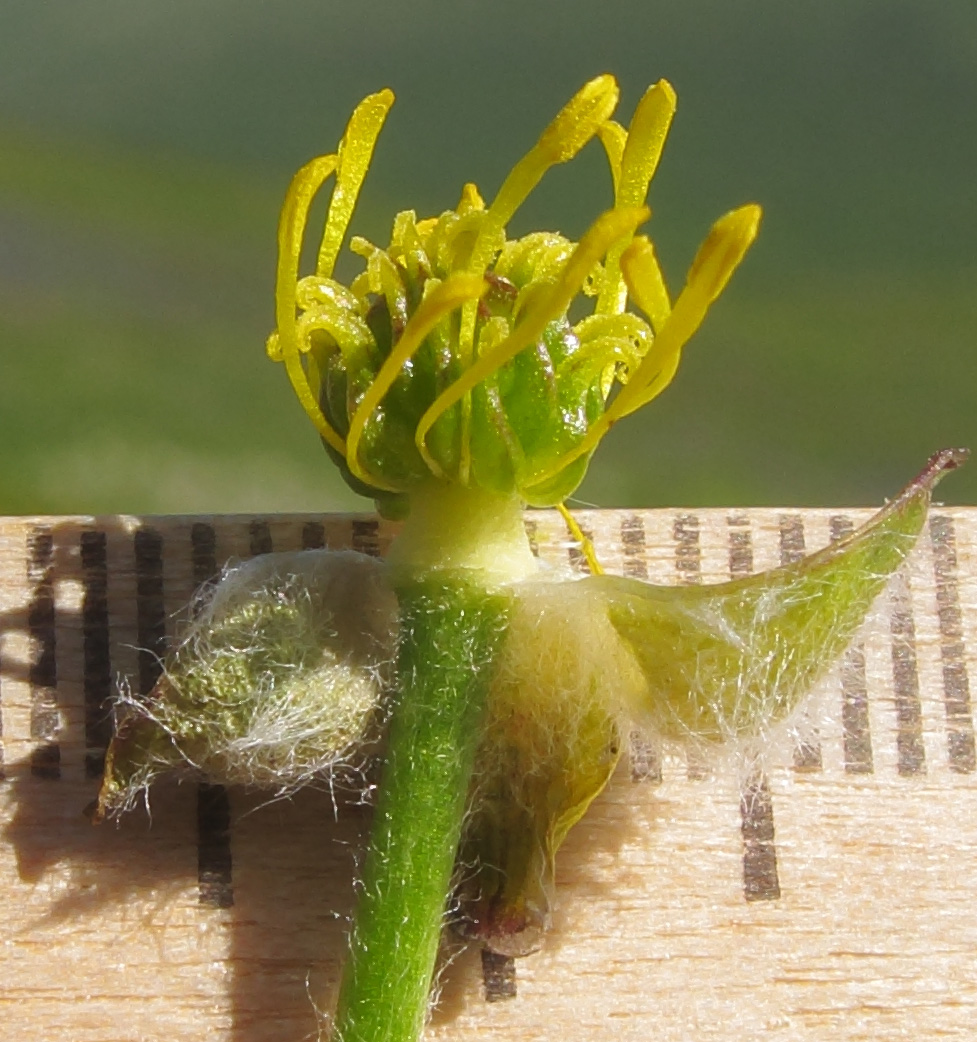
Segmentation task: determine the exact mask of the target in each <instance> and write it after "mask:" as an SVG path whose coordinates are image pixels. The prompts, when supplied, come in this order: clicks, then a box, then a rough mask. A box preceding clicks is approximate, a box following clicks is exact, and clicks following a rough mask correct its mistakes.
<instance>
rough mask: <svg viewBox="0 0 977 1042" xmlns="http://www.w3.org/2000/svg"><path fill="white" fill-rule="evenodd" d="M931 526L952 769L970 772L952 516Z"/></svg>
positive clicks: (976, 762) (970, 730) (975, 755)
mask: <svg viewBox="0 0 977 1042" xmlns="http://www.w3.org/2000/svg"><path fill="white" fill-rule="evenodd" d="M929 530H930V541H931V543H932V545H933V572H934V576H935V579H936V610H937V617H938V619H939V624H940V657H941V659H942V664H943V705H944V711H945V713H946V729H947V736H946V738H947V759H948V761H949V764H950V770H952V771H955V772H956V773H958V774H970V773H972V772H973V770H974V769H975V767H977V752H975V748H974V722H973V715H972V707H971V702H970V678H969V676H968V674H967V659H966V655H965V653H964V641H963V617H962V614H961V610H960V591H959V588H958V584H957V540H956V532H955V530H954V525H953V518H951V517H948V516H946V515H945V514H936V515H934V516H933V517H931V518H930V524H929Z"/></svg>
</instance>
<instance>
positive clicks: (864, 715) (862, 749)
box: [830, 514, 875, 774]
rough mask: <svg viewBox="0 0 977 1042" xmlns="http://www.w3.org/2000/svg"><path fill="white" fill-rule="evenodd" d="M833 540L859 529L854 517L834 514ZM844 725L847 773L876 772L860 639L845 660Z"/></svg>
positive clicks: (843, 660)
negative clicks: (852, 518)
mask: <svg viewBox="0 0 977 1042" xmlns="http://www.w3.org/2000/svg"><path fill="white" fill-rule="evenodd" d="M830 526H831V541H832V542H833V543H837V542H839V541H840V540H842V539H847V538H848V536H850V535H851V534H852V532H854V531H855V525H854V523H853V522H852V520H851V518H848V517H845V516H844V515H843V514H836V515H834V516H833V517H832V518H831V521H830ZM841 698H842V703H841V729H842V740H843V742H844V750H845V772H846V773H847V774H872V773H873V772H874V771H875V763H874V757H873V754H872V728H871V724H870V721H869V715H868V681H867V679H866V675H865V645H864V644H863V643H862V642H861V641H856V642H855V643H854V644H852V646H851V647H850V648H849V649H848V650H847V651H846V652H845V656H844V658H843V659H842V663H841Z"/></svg>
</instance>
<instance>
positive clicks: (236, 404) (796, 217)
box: [0, 0, 977, 513]
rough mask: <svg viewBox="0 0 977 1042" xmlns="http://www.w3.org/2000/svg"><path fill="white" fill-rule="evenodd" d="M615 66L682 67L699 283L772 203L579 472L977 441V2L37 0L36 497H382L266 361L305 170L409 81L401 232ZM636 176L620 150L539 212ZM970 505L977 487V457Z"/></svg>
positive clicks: (627, 106)
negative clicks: (741, 229)
mask: <svg viewBox="0 0 977 1042" xmlns="http://www.w3.org/2000/svg"><path fill="white" fill-rule="evenodd" d="M602 71H611V72H614V73H615V74H616V75H617V76H618V78H619V80H620V82H621V85H622V105H621V108H620V110H619V114H620V116H621V118H622V120H625V121H626V120H627V119H629V118H630V112H631V110H632V109H633V106H634V104H635V102H636V101H637V99H638V97H639V96H640V93H641V91H642V90H643V88H644V87H645V86H646V85H647V84H648V83H650V82H652V81H654V80H657V79H658V78H659V77H662V76H665V77H667V78H668V79H670V80H671V81H672V82H673V84H674V85H675V87H676V89H677V90H678V94H679V111H678V116H677V118H676V122H675V124H674V127H673V132H672V135H671V140H670V142H669V145H668V148H667V149H666V154H665V160H664V162H663V164H662V167H661V169H660V171H659V174H658V177H657V178H656V181H655V183H654V185H653V186H652V192H651V198H650V202H651V204H652V207H653V209H654V211H655V213H654V217H653V219H652V222H651V225H650V233H651V234H652V235H653V237H654V238H655V239H656V241H657V243H658V245H659V252H660V254H661V255H662V257H663V261H664V265H665V269H666V274H667V275H668V277H669V281H670V284H671V285H672V288H673V292H674V291H675V290H677V289H678V288H679V287H680V285H681V283H682V280H683V278H684V273H685V270H686V268H687V266H688V264H689V262H690V260H691V258H692V255H693V253H694V251H695V248H696V246H697V245H698V243H699V242H700V240H701V238H702V236H703V235H704V234H705V232H706V230H707V228H708V226H709V225H710V223H711V222H712V221H713V219H714V218H716V217H717V216H719V214H721V213H722V212H724V211H726V210H728V209H730V208H731V207H733V206H735V205H739V204H740V203H743V202H747V201H751V200H756V201H758V202H761V203H762V204H763V206H764V209H765V220H764V226H763V228H762V231H761V236H760V239H759V241H758V243H757V245H756V246H755V247H754V250H753V251H752V253H751V255H750V256H749V257H748V259H747V262H746V264H745V266H744V267H743V269H741V271H740V272H739V273H738V274H737V276H736V277H735V279H734V281H733V283H732V284H731V286H730V287H729V289H728V290H727V293H726V296H725V297H724V298H723V300H722V301H721V302H720V303H719V305H717V306H716V308H715V309H714V312H713V313H712V314H711V315H710V317H709V319H708V322H707V324H706V327H705V328H704V329H703V330H702V332H701V333H700V334H699V335H698V336H697V338H696V339H695V340H694V341H693V344H692V346H691V347H690V349H689V350H688V352H687V354H686V358H685V362H684V364H683V367H682V369H681V370H680V374H679V377H678V378H677V379H676V381H675V383H674V384H673V386H672V387H671V388H670V389H669V390H668V392H667V393H666V394H665V395H664V396H663V397H662V398H660V399H659V400H658V401H657V402H655V403H654V405H652V406H651V407H649V408H648V409H647V410H646V411H645V412H644V413H643V414H641V415H640V416H639V417H635V418H632V419H631V420H629V421H628V422H627V423H624V424H621V425H619V426H618V427H617V428H616V429H615V431H614V433H613V435H612V436H611V437H610V438H609V439H608V440H607V442H606V443H605V444H604V446H602V448H601V450H600V451H599V453H598V457H597V460H596V462H595V464H594V466H593V467H592V471H591V474H590V476H589V477H588V479H587V482H586V484H585V485H584V486H583V487H582V488H581V490H580V493H579V500H580V501H582V502H586V503H597V504H600V505H608V506H610V505H648V506H655V505H666V504H668V505H689V506H695V505H702V504H710V503H714V504H739V505H752V504H758V505H759V504H770V505H774V504H783V505H790V504H810V505H818V504H824V505H852V504H863V503H876V502H879V501H880V500H881V499H882V498H883V497H884V496H885V495H887V494H892V493H894V492H895V491H896V489H897V488H898V487H899V486H900V485H901V484H902V483H903V482H905V481H906V480H908V478H910V477H911V476H912V474H914V473H915V471H916V470H917V469H918V468H919V466H920V465H921V464H922V462H923V461H924V459H925V458H926V456H927V455H928V454H929V453H930V452H932V451H933V450H935V449H937V448H940V447H942V446H944V445H948V444H970V445H972V446H973V447H974V448H977V415H975V407H974V403H975V395H977V351H975V333H977V294H975V288H977V259H975V253H974V244H975V242H977V193H975V177H974V171H975V169H977V4H974V2H973V0H940V2H939V3H935V2H933V0H818V2H809V0H766V2H760V0H740V2H730V0H683V2H677V0H670V2H667V3H665V2H655V0H643V2H634V0H627V2H622V0H604V2H602V3H600V4H598V3H595V2H593V0H587V2H584V0H561V2H558V3H557V2H551V0H538V2H532V0H520V2H517V0H491V2H487V0H453V2H445V0H413V2H411V3H409V4H408V3H402V2H401V3H398V2H396V0H357V2H353V0H337V2H332V3H330V2H328V0H282V2H279V3H275V4H271V3H262V2H259V0H167V2H166V3H160V2H159V0H102V2H93V0H45V3H43V4H40V3H38V2H37V0H4V3H3V8H2V12H0V360H2V361H0V512H9V513H13V512H28V511H30V512H34V511H37V512H58V513H62V512H115V511H125V512H144V511H154V512H181V511H236V510H299V509H310V510H320V509H321V510H330V509H341V508H348V507H362V506H367V505H368V504H365V503H364V502H363V501H360V500H357V499H356V497H354V496H353V495H352V494H351V493H349V492H347V491H345V489H344V486H342V485H341V483H340V482H339V480H338V478H337V477H335V476H334V473H333V471H332V468H331V467H330V466H329V465H328V463H327V461H326V457H325V454H324V452H323V451H322V450H321V447H320V446H319V443H318V440H317V438H316V436H315V434H314V432H313V429H312V427H311V425H310V424H309V423H308V422H307V420H306V419H305V418H304V415H303V414H302V412H301V410H300V408H299V407H298V405H297V404H296V402H295V401H294V400H293V399H292V397H291V393H290V391H289V389H288V387H287V383H286V379H285V375H284V372H283V371H282V370H281V369H280V367H276V366H273V365H272V364H271V363H270V362H267V361H266V360H265V358H264V352H263V344H264V339H265V337H266V335H267V333H268V332H269V331H270V328H271V325H272V292H271V287H272V278H273V269H274V260H275V256H274V254H275V246H274V240H275V226H276V220H277V210H278V206H279V203H280V199H281V196H282V193H283V191H284V189H285V186H286V184H287V182H288V179H289V177H290V176H291V174H292V172H293V171H294V169H295V168H296V167H297V166H298V165H299V164H301V163H302V162H304V161H305V160H306V159H308V158H309V157H310V156H311V155H313V154H316V153H319V152H325V151H331V150H332V149H333V147H334V145H335V143H336V140H337V139H338V136H339V134H340V133H341V130H342V127H343V125H344V123H345V120H346V118H347V116H348V114H349V112H350V110H351V109H352V107H353V105H354V104H355V103H356V102H357V101H358V100H359V99H360V98H361V97H362V96H363V95H364V94H366V93H367V92H369V91H372V90H375V89H377V88H379V87H380V86H383V85H389V86H391V87H393V88H394V89H395V91H396V92H397V95H398V101H397V104H396V106H395V108H394V110H393V113H392V114H391V118H390V120H389V121H388V124H387V128H386V130H385V131H384V134H383V136H382V138H381V141H380V144H379V147H378V149H377V154H376V158H375V164H374V168H373V171H372V173H371V175H370V178H369V179H368V181H367V185H366V189H365V192H364V195H363V198H362V203H361V208H360V210H359V213H358V216H357V217H356V218H355V219H354V230H355V231H357V232H359V233H360V234H365V235H367V236H368V237H370V238H375V239H384V241H385V237H386V235H387V232H388V229H389V223H390V220H391V219H392V216H393V214H394V212H395V211H396V210H398V209H404V208H407V207H413V208H415V209H417V210H418V212H419V213H421V214H424V215H426V214H434V213H438V212H440V211H441V210H442V209H445V208H447V207H449V206H453V205H454V204H455V202H456V200H457V196H458V192H459V189H460V187H461V185H462V183H463V182H464V181H465V180H474V181H476V182H477V183H478V184H479V185H480V187H481V188H482V190H483V192H484V193H485V194H488V195H491V193H492V192H494V190H495V189H496V188H497V187H498V185H499V184H500V182H501V180H502V178H503V176H504V175H505V173H506V172H507V171H508V169H509V167H510V166H511V165H512V164H513V163H514V162H515V160H516V159H518V158H519V156H520V155H521V154H522V153H523V152H524V151H525V150H526V149H527V148H528V147H529V146H530V145H531V144H532V142H533V141H534V140H535V137H536V135H537V134H538V132H539V131H540V130H541V129H542V127H543V126H544V125H545V124H546V123H547V122H548V120H549V119H550V118H551V117H552V115H553V114H554V113H555V112H556V111H557V110H558V109H559V107H560V106H561V105H562V104H563V103H564V102H565V101H566V99H567V98H568V97H569V96H570V94H571V93H572V92H573V91H574V90H575V89H576V88H577V87H579V85H580V84H581V83H582V82H583V81H584V80H586V79H588V78H590V77H591V76H593V75H595V74H596V73H598V72H602ZM609 200H610V187H609V181H608V176H607V172H606V166H605V163H604V160H603V156H602V154H601V152H600V149H599V146H597V145H591V146H589V147H588V149H587V150H586V151H585V153H584V154H583V155H582V156H581V157H580V158H579V159H578V160H577V161H576V162H575V163H573V164H571V165H570V166H568V167H566V168H559V169H557V170H554V171H552V172H551V173H550V174H549V175H548V177H547V179H546V180H545V181H544V182H543V185H542V186H541V188H540V190H539V191H538V193H537V194H536V195H535V196H534V197H533V198H532V199H531V201H530V203H529V204H528V205H527V206H526V207H525V209H524V210H523V211H522V212H521V213H520V214H519V216H518V218H517V220H516V221H515V222H514V225H513V232H514V233H516V234H522V233H524V232H526V231H528V230H530V229H531V228H533V227H545V228H553V229H559V230H562V231H563V232H565V233H567V234H569V235H573V236H575V235H578V234H579V233H580V232H581V231H582V230H583V229H584V228H585V227H586V225H587V224H588V223H589V221H590V220H591V219H592V217H593V216H594V215H595V214H596V213H597V212H598V211H599V210H601V209H603V208H605V207H606V206H607V205H608V203H609ZM352 270H354V266H353V263H352V262H350V264H349V266H348V268H347V271H352ZM945 498H946V500H947V501H949V502H977V463H975V464H971V466H970V467H969V468H968V470H967V471H964V472H963V473H962V474H960V475H959V476H956V477H954V478H953V480H952V481H949V482H948V483H947V485H946V486H945Z"/></svg>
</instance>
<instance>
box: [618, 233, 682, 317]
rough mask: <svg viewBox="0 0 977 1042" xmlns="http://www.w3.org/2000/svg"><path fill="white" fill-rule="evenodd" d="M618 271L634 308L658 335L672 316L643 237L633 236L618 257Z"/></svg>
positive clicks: (652, 253) (662, 282)
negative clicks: (633, 303) (620, 269)
mask: <svg viewBox="0 0 977 1042" xmlns="http://www.w3.org/2000/svg"><path fill="white" fill-rule="evenodd" d="M621 268H622V270H623V272H624V279H625V282H626V283H627V287H628V292H629V293H630V294H631V297H632V299H633V300H634V302H635V304H637V305H638V307H639V308H641V310H642V311H643V312H644V313H645V314H646V315H647V316H648V317H649V318H650V319H651V328H652V329H654V330H655V332H656V333H659V332H661V330H662V329H663V328H664V326H665V323H666V322H667V321H668V316H669V315H670V314H671V313H672V305H671V302H670V301H669V299H668V290H667V288H666V287H665V277H664V276H663V275H662V270H661V268H660V267H659V265H658V258H657V257H656V256H655V248H654V246H652V244H651V240H650V239H648V238H647V236H644V235H638V236H636V237H635V239H634V241H633V242H632V243H631V245H630V246H628V248H627V249H626V250H625V251H624V253H623V254H621Z"/></svg>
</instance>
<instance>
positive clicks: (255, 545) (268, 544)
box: [248, 521, 275, 557]
mask: <svg viewBox="0 0 977 1042" xmlns="http://www.w3.org/2000/svg"><path fill="white" fill-rule="evenodd" d="M248 534H249V535H250V537H251V543H250V550H251V556H252V557H260V556H261V555H262V554H270V553H272V552H273V551H274V549H275V543H274V541H273V540H272V538H271V527H270V526H269V524H268V522H267V521H252V522H251V524H250V525H249V526H248Z"/></svg>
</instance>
